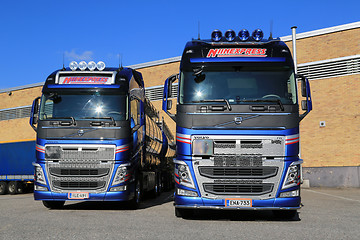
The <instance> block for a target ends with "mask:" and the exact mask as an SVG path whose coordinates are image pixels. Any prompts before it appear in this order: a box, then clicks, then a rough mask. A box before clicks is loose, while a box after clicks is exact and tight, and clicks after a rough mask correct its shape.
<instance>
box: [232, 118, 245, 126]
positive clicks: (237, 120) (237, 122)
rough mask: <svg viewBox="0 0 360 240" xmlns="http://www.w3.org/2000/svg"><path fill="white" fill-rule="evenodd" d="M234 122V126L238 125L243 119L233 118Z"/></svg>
mask: <svg viewBox="0 0 360 240" xmlns="http://www.w3.org/2000/svg"><path fill="white" fill-rule="evenodd" d="M234 121H235V124H237V125H239V124H241V123H242V121H243V118H242V117H235V118H234Z"/></svg>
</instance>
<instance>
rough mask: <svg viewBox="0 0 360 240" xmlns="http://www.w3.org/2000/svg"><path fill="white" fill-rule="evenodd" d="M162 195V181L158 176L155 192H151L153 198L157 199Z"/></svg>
mask: <svg viewBox="0 0 360 240" xmlns="http://www.w3.org/2000/svg"><path fill="white" fill-rule="evenodd" d="M160 193H161V179H160V178H159V175H158V174H156V177H155V187H154V189H153V190H151V193H150V194H151V197H153V198H156V197H158V196H159V195H160Z"/></svg>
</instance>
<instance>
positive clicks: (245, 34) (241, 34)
mask: <svg viewBox="0 0 360 240" xmlns="http://www.w3.org/2000/svg"><path fill="white" fill-rule="evenodd" d="M249 37H250V33H249V31H248V30H246V29H242V30H240V32H239V38H240V40H241V41H243V42H245V41H247V40H248V39H249Z"/></svg>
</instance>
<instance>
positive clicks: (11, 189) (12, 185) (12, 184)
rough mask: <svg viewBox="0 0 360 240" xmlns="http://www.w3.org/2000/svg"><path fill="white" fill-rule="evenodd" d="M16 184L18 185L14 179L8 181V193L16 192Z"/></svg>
mask: <svg viewBox="0 0 360 240" xmlns="http://www.w3.org/2000/svg"><path fill="white" fill-rule="evenodd" d="M17 186H18V183H17V182H15V181H12V182H9V183H8V193H9V194H11V195H14V194H16V193H17Z"/></svg>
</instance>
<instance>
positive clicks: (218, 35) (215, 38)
mask: <svg viewBox="0 0 360 240" xmlns="http://www.w3.org/2000/svg"><path fill="white" fill-rule="evenodd" d="M221 38H222V33H221V31H220V30H217V29H216V30H214V31H213V32H212V33H211V40H213V41H214V42H218V41H220V40H221Z"/></svg>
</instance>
